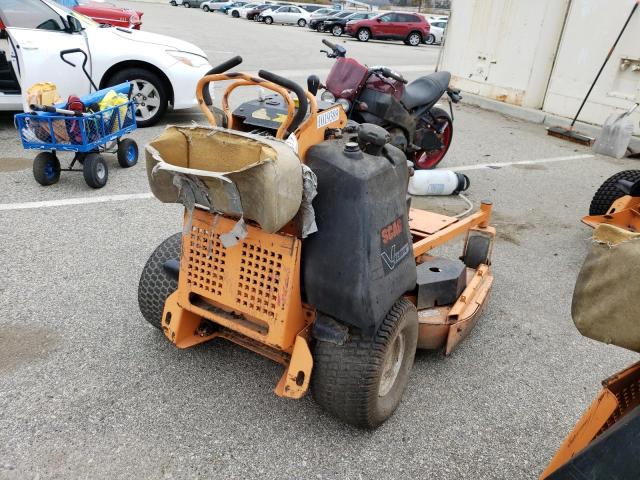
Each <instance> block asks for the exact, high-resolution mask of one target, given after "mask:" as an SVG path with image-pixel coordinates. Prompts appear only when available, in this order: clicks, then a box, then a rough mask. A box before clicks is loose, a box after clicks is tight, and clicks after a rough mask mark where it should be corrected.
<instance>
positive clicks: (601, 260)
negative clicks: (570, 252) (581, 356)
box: [571, 224, 640, 352]
mask: <svg viewBox="0 0 640 480" xmlns="http://www.w3.org/2000/svg"><path fill="white" fill-rule="evenodd" d="M638 272H640V234H639V233H632V232H628V231H626V230H623V229H621V228H618V227H614V226H611V225H605V224H602V225H599V226H598V227H597V228H596V230H595V231H594V234H593V243H592V245H591V248H590V250H589V253H588V254H587V258H586V259H585V261H584V265H583V266H582V269H581V270H580V273H579V274H578V279H577V281H576V286H575V290H574V292H573V302H572V305H571V315H572V317H573V322H574V323H575V325H576V328H577V329H578V330H579V331H580V333H581V334H582V335H584V336H585V337H589V338H592V339H594V340H598V341H600V342H604V343H607V344H609V343H611V344H613V345H618V346H620V347H624V348H628V349H629V350H633V351H635V352H640V308H639V303H638V301H639V300H640V281H638V278H637V273H638Z"/></svg>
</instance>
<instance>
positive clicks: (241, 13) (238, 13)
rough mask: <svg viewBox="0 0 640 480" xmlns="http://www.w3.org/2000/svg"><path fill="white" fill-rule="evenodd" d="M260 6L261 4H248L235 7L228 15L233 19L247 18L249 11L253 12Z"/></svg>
mask: <svg viewBox="0 0 640 480" xmlns="http://www.w3.org/2000/svg"><path fill="white" fill-rule="evenodd" d="M258 5H261V4H260V3H247V4H246V5H243V6H242V7H233V8H232V9H230V10H229V12H228V13H229V15H231V16H232V17H233V18H247V12H248V11H249V10H253V9H254V8H256V7H257V6H258Z"/></svg>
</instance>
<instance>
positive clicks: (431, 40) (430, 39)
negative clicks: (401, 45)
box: [424, 33, 436, 45]
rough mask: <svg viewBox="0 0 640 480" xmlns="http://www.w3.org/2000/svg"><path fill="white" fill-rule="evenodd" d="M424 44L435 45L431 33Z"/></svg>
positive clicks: (434, 39) (434, 38)
mask: <svg viewBox="0 0 640 480" xmlns="http://www.w3.org/2000/svg"><path fill="white" fill-rule="evenodd" d="M424 43H426V44H427V45H433V44H434V43H436V37H435V36H434V35H433V34H432V33H430V34H429V35H428V36H427V39H426V40H425V41H424Z"/></svg>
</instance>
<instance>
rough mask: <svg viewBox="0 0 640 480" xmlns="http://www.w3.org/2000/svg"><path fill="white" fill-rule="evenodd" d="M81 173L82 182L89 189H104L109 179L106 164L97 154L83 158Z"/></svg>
mask: <svg viewBox="0 0 640 480" xmlns="http://www.w3.org/2000/svg"><path fill="white" fill-rule="evenodd" d="M82 173H83V174H84V181H85V182H87V185H89V186H90V187H91V188H102V187H104V186H105V185H106V184H107V180H108V178H109V169H108V168H107V162H105V161H104V158H102V155H100V154H99V153H89V154H88V155H87V156H86V157H84V162H83V163H82Z"/></svg>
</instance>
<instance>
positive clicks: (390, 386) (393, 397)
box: [311, 298, 418, 428]
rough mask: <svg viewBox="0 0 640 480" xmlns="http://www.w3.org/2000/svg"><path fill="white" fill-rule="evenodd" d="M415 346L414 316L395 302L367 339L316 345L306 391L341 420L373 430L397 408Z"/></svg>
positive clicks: (357, 337) (413, 309) (403, 302)
mask: <svg viewBox="0 0 640 480" xmlns="http://www.w3.org/2000/svg"><path fill="white" fill-rule="evenodd" d="M417 342H418V311H417V310H416V307H415V305H413V303H411V302H410V301H408V300H406V299H405V298H400V299H399V300H398V301H396V303H395V304H394V305H393V307H391V310H390V311H389V313H387V315H386V317H385V318H384V320H383V321H382V323H381V324H380V327H379V328H378V331H377V332H376V334H375V335H374V336H373V337H372V338H364V337H362V336H360V335H359V334H356V335H352V336H351V338H350V339H349V340H348V341H347V342H346V343H345V344H344V345H337V344H335V343H331V342H326V341H320V340H319V341H318V342H317V343H316V347H315V351H314V355H313V358H314V369H313V375H312V376H311V382H312V383H311V391H312V393H313V396H314V398H315V399H316V401H317V402H318V404H320V405H321V406H322V407H323V408H325V409H326V410H328V411H329V412H331V413H332V414H333V415H335V416H336V417H338V418H339V419H340V420H342V421H344V422H346V423H350V424H352V425H356V426H359V427H365V428H375V427H377V426H378V425H380V424H382V423H383V422H384V421H385V420H387V419H388V418H389V417H390V416H391V415H392V414H393V412H394V411H395V410H396V408H397V407H398V405H399V403H400V400H401V399H402V394H403V393H404V390H405V388H406V387H407V383H408V381H409V372H410V371H411V366H412V365H413V359H414V356H415V353H416V346H417Z"/></svg>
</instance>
